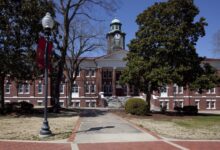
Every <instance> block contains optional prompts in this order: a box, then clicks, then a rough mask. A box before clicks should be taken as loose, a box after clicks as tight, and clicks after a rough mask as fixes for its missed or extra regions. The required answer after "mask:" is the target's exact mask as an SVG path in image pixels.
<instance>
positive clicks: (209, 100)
mask: <svg viewBox="0 0 220 150" xmlns="http://www.w3.org/2000/svg"><path fill="white" fill-rule="evenodd" d="M207 102H208V107H207ZM212 102H214V107H213V108H212V107H211V105H212ZM206 109H209V110H210V109H216V100H215V99H207V100H206Z"/></svg>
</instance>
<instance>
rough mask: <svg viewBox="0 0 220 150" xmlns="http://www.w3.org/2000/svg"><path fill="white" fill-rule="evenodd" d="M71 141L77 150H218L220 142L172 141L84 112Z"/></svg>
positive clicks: (109, 115) (107, 116)
mask: <svg viewBox="0 0 220 150" xmlns="http://www.w3.org/2000/svg"><path fill="white" fill-rule="evenodd" d="M75 136H76V137H75V140H74V141H73V143H74V145H75V149H76V150H77V149H78V150H146V149H147V150H189V149H190V150H191V149H192V150H206V149H208V150H209V149H210V150H218V149H219V147H220V141H186V140H176V141H171V140H167V139H163V138H158V136H155V134H152V133H151V132H149V131H147V130H144V129H141V128H140V127H137V126H136V125H134V124H132V123H130V122H128V121H126V120H124V119H122V118H120V117H118V116H116V115H114V114H112V113H108V112H107V111H104V110H84V111H83V112H82V113H81V124H80V126H79V128H78V130H77V131H76V133H75Z"/></svg>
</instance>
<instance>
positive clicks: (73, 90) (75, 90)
mask: <svg viewBox="0 0 220 150" xmlns="http://www.w3.org/2000/svg"><path fill="white" fill-rule="evenodd" d="M78 92H79V89H78V85H77V84H73V87H72V93H78Z"/></svg>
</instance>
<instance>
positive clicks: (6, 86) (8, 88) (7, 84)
mask: <svg viewBox="0 0 220 150" xmlns="http://www.w3.org/2000/svg"><path fill="white" fill-rule="evenodd" d="M5 93H6V94H10V83H6V84H5Z"/></svg>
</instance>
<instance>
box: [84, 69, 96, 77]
mask: <svg viewBox="0 0 220 150" xmlns="http://www.w3.org/2000/svg"><path fill="white" fill-rule="evenodd" d="M85 75H86V77H95V70H94V69H90V70H85Z"/></svg>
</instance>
